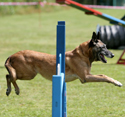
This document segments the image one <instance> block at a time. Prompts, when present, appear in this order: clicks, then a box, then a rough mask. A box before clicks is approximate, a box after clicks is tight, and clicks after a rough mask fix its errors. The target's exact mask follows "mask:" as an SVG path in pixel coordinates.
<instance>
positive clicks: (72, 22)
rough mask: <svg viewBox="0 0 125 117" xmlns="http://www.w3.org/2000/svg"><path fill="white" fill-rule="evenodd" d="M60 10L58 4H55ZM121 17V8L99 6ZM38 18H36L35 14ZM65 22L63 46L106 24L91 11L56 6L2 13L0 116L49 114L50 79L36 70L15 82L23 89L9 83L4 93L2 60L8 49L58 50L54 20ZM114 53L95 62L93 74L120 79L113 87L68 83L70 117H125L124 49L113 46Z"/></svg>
mask: <svg viewBox="0 0 125 117" xmlns="http://www.w3.org/2000/svg"><path fill="white" fill-rule="evenodd" d="M57 9H60V8H57ZM99 11H101V12H103V13H108V14H109V15H112V14H114V13H115V14H114V16H115V17H117V18H120V17H122V15H123V14H124V10H104V9H102V10H101V9H99ZM39 17H40V18H39ZM59 20H65V21H66V50H67V51H68V50H72V49H74V48H75V47H76V46H78V45H79V44H80V43H82V42H84V41H87V40H88V39H91V35H92V32H93V31H96V25H97V24H100V25H109V24H108V22H107V21H105V20H102V19H99V18H97V17H95V16H87V15H85V14H84V13H83V12H82V11H78V10H76V9H67V10H57V11H56V12H50V13H49V12H42V13H41V16H39V14H30V15H12V16H4V17H1V18H0V117H51V105H52V104H51V100H52V98H51V96H52V94H51V93H52V92H51V90H52V83H51V82H50V81H48V80H46V79H44V78H42V77H41V76H40V75H37V76H36V77H35V78H34V79H33V80H31V81H17V83H18V85H19V87H20V90H21V93H20V95H19V96H17V95H16V94H15V92H14V88H13V87H12V92H11V94H10V96H9V97H7V96H6V95H5V92H6V78H5V75H6V74H7V71H6V69H5V68H4V62H5V60H6V58H7V57H8V56H10V55H11V54H13V53H15V52H17V51H20V50H25V49H30V50H36V51H41V52H46V53H49V54H55V53H56V49H55V48H56V25H57V21H59ZM111 51H112V52H113V53H114V54H115V57H114V58H113V59H107V60H108V63H107V64H103V63H101V62H95V63H93V66H92V70H91V73H92V74H106V75H108V76H110V77H113V78H114V79H116V80H119V81H120V82H121V83H123V87H121V88H119V87H115V86H114V85H112V84H108V83H86V84H81V83H80V81H79V80H76V81H73V82H71V83H67V116H68V117H124V116H125V91H124V84H125V80H124V78H125V72H124V69H125V66H124V65H116V62H117V60H118V58H119V56H120V55H121V53H122V50H111Z"/></svg>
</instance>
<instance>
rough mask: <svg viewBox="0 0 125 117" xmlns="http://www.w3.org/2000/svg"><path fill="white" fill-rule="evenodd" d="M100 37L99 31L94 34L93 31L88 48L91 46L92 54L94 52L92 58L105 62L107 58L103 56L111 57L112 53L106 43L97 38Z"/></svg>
mask: <svg viewBox="0 0 125 117" xmlns="http://www.w3.org/2000/svg"><path fill="white" fill-rule="evenodd" d="M99 39H100V33H99V32H98V34H97V35H96V33H95V32H93V34H92V39H91V40H90V43H89V48H92V51H93V54H94V57H95V58H94V60H95V61H102V62H103V63H107V60H106V59H105V57H104V56H106V57H108V58H113V57H114V54H113V53H111V52H110V51H109V50H108V49H107V48H106V45H105V44H104V43H103V42H102V41H100V40H99Z"/></svg>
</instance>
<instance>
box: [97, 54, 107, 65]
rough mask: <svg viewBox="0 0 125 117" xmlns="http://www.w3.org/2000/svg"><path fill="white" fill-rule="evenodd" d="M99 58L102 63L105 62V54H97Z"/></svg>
mask: <svg viewBox="0 0 125 117" xmlns="http://www.w3.org/2000/svg"><path fill="white" fill-rule="evenodd" d="M98 56H99V60H100V61H102V62H103V63H107V60H106V59H105V56H104V55H103V54H101V53H100V54H99V55H98Z"/></svg>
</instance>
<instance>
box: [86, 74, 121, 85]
mask: <svg viewBox="0 0 125 117" xmlns="http://www.w3.org/2000/svg"><path fill="white" fill-rule="evenodd" d="M85 80H86V82H108V83H112V84H114V85H116V86H119V87H121V86H122V84H121V83H120V82H119V81H117V80H114V79H113V78H110V77H108V76H106V75H87V76H86V78H85Z"/></svg>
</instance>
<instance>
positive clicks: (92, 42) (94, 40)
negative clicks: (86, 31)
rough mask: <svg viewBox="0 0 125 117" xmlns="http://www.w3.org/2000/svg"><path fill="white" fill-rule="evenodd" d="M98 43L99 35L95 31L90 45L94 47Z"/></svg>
mask: <svg viewBox="0 0 125 117" xmlns="http://www.w3.org/2000/svg"><path fill="white" fill-rule="evenodd" d="M96 43H97V35H96V33H95V32H93V34H92V39H91V40H90V43H89V47H93V46H94V45H96Z"/></svg>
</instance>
